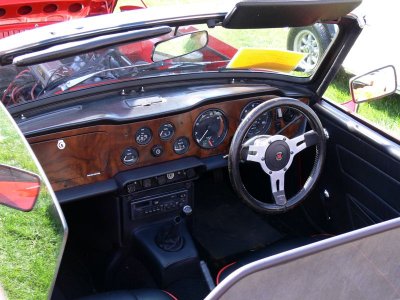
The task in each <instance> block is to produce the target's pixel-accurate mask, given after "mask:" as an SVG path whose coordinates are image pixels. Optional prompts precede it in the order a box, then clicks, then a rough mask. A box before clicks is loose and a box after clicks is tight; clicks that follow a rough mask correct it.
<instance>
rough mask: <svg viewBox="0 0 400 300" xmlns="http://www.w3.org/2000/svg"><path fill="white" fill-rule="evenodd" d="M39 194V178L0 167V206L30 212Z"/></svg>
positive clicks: (15, 169) (17, 170) (24, 172)
mask: <svg viewBox="0 0 400 300" xmlns="http://www.w3.org/2000/svg"><path fill="white" fill-rule="evenodd" d="M39 192H40V178H39V176H37V175H36V174H33V173H29V172H27V171H24V170H20V169H17V168H13V167H10V166H5V165H0V204H4V205H6V206H9V207H12V208H15V209H18V210H22V211H31V210H32V208H33V206H34V205H35V203H36V200H37V197H38V195H39Z"/></svg>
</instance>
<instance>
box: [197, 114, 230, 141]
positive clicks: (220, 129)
mask: <svg viewBox="0 0 400 300" xmlns="http://www.w3.org/2000/svg"><path fill="white" fill-rule="evenodd" d="M227 132H228V121H227V120H226V117H225V115H224V113H223V112H222V111H220V110H218V109H208V110H206V111H203V112H202V113H201V114H200V115H199V116H198V117H197V119H196V121H195V123H194V127H193V138H194V140H195V141H196V143H197V144H198V145H199V146H200V147H201V148H204V149H213V148H216V147H217V146H218V145H220V144H221V143H222V142H223V140H224V139H225V136H226V134H227Z"/></svg>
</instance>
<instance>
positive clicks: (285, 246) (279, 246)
mask: <svg viewBox="0 0 400 300" xmlns="http://www.w3.org/2000/svg"><path fill="white" fill-rule="evenodd" d="M328 237H331V235H315V236H311V237H302V238H291V239H283V240H280V241H278V242H275V243H273V244H271V245H269V246H267V247H266V248H264V249H260V250H256V251H253V252H250V253H248V254H247V255H246V256H244V257H242V258H241V259H240V260H238V261H235V262H231V263H229V264H227V265H226V266H224V267H223V268H221V269H220V271H219V272H218V275H217V278H216V283H217V284H219V283H220V282H221V281H222V280H224V279H225V278H226V277H228V275H229V274H231V273H232V272H234V271H236V270H237V269H239V268H241V267H243V266H245V265H247V264H249V263H252V262H255V261H256V260H259V259H263V258H266V257H268V256H272V255H275V254H278V253H281V252H284V251H288V250H292V249H295V248H297V247H301V246H305V245H308V244H311V243H314V242H318V241H321V240H323V239H326V238H328Z"/></svg>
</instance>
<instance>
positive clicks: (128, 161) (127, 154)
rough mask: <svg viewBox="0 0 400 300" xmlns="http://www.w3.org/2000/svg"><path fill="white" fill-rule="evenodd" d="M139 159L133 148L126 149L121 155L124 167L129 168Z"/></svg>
mask: <svg viewBox="0 0 400 300" xmlns="http://www.w3.org/2000/svg"><path fill="white" fill-rule="evenodd" d="M138 159H139V153H138V152H137V150H136V149H135V148H131V147H129V148H126V149H125V150H124V151H123V152H122V154H121V161H122V163H123V164H124V165H125V166H131V165H133V164H134V163H135V162H137V160H138Z"/></svg>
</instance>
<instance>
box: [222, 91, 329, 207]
mask: <svg viewBox="0 0 400 300" xmlns="http://www.w3.org/2000/svg"><path fill="white" fill-rule="evenodd" d="M283 106H284V107H287V108H288V109H293V110H295V111H296V112H298V113H299V114H300V115H303V116H304V117H305V118H306V119H307V120H308V123H309V125H310V127H311V130H310V131H307V132H305V133H304V134H302V135H299V136H297V137H294V138H291V139H290V138H288V137H286V136H284V135H281V134H277V135H257V136H254V137H252V138H250V139H249V140H247V141H245V142H244V138H245V137H246V134H247V132H248V130H249V129H250V128H251V126H252V124H253V123H254V122H255V121H256V120H257V119H258V118H260V116H261V115H263V114H264V113H266V112H268V111H272V110H276V109H277V108H279V107H283ZM314 145H315V146H316V154H315V160H314V162H313V163H314V165H313V168H312V170H311V173H310V175H309V177H308V179H307V180H306V182H305V184H304V186H303V187H302V188H301V189H300V191H299V192H298V193H297V194H296V195H294V196H293V197H291V198H290V199H287V198H286V194H285V173H286V171H287V170H288V169H289V168H290V166H291V165H292V163H293V158H294V156H295V155H296V154H298V153H299V152H301V151H302V150H304V149H306V148H307V147H310V146H314ZM325 155H326V137H325V132H324V128H323V127H322V124H321V121H320V120H319V118H318V117H317V115H316V114H315V112H314V111H313V110H312V109H311V108H310V107H309V106H308V105H306V104H304V103H302V102H300V101H299V100H296V99H292V98H283V97H282V98H275V99H273V100H269V101H266V102H264V103H261V104H260V105H258V106H257V107H255V108H254V109H253V110H252V111H251V112H250V113H249V114H248V115H247V116H246V117H245V118H244V120H243V121H242V122H241V123H240V125H239V127H238V129H237V130H236V133H235V135H234V137H233V140H232V143H231V146H230V149H229V156H228V169H229V177H230V180H231V183H232V186H233V188H234V190H235V191H236V192H237V194H238V195H239V196H240V198H242V200H244V202H245V203H247V204H248V205H249V206H250V207H251V208H253V209H254V210H256V211H258V212H262V213H269V214H273V213H282V212H285V211H287V210H289V209H291V208H293V207H295V206H296V205H298V204H300V203H301V202H302V201H303V200H305V199H306V197H307V196H308V195H309V193H310V192H311V190H312V189H313V188H314V186H315V184H316V183H317V180H318V178H319V177H320V175H321V172H322V167H323V164H324V160H325ZM248 161H252V162H257V163H259V164H260V166H261V168H262V169H263V171H264V172H265V173H266V174H268V175H269V177H270V181H271V190H272V195H273V199H274V203H266V202H262V201H259V200H258V199H256V198H254V197H253V196H252V195H251V194H250V193H249V192H248V191H247V189H246V187H245V186H244V184H243V181H242V178H241V175H240V170H239V165H240V163H241V162H244V163H245V162H248Z"/></svg>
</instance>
